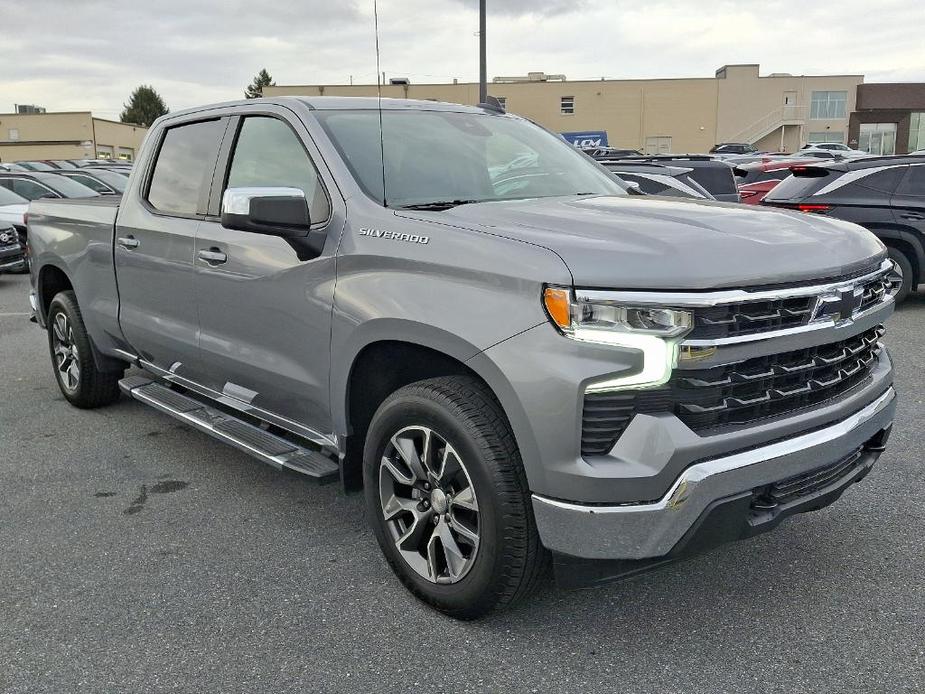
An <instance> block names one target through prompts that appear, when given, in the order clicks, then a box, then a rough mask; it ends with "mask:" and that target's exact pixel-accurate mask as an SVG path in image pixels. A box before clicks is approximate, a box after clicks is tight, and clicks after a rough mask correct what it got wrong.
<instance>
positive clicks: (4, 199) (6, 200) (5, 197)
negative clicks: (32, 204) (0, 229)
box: [0, 186, 29, 205]
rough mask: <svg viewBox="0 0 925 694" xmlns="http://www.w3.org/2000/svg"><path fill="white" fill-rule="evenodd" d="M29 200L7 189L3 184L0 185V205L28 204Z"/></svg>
mask: <svg viewBox="0 0 925 694" xmlns="http://www.w3.org/2000/svg"><path fill="white" fill-rule="evenodd" d="M28 204H29V201H28V200H26V199H25V198H24V197H21V196H19V195H17V194H16V193H14V192H13V191H12V190H7V189H6V188H4V187H3V186H0V205H28Z"/></svg>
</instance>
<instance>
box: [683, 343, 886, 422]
mask: <svg viewBox="0 0 925 694" xmlns="http://www.w3.org/2000/svg"><path fill="white" fill-rule="evenodd" d="M882 336H883V327H882V326H877V327H875V328H872V329H871V330H868V331H866V332H864V333H861V334H860V335H856V336H855V337H852V338H850V339H848V340H843V341H841V342H836V343H832V344H827V345H819V346H816V347H811V348H808V349H801V350H796V351H793V352H785V353H782V354H774V355H771V356H767V357H757V358H754V359H748V360H746V361H744V362H740V363H737V364H730V365H726V366H717V367H714V368H711V369H703V370H684V371H676V372H675V374H674V376H673V377H672V379H671V381H670V382H669V387H670V389H671V390H672V395H673V397H672V400H673V401H674V403H675V406H674V409H675V414H676V415H677V416H678V418H679V419H681V421H683V422H684V423H685V424H687V425H688V426H689V427H690V428H691V429H693V430H694V431H698V432H702V431H705V430H707V429H712V428H715V427H723V426H728V425H737V424H747V423H750V422H754V421H756V420H762V419H768V418H772V417H777V416H780V415H785V414H791V413H793V412H795V411H798V410H801V409H803V408H805V407H809V406H811V405H815V404H818V403H821V402H824V401H826V400H830V399H832V398H835V397H838V396H841V395H844V394H845V393H847V392H848V391H850V390H852V389H853V388H855V387H857V386H859V385H861V384H862V383H864V382H865V381H866V380H867V379H868V377H869V376H870V372H871V370H872V369H873V366H874V364H875V363H876V361H877V359H878V358H879V356H880V350H881V347H880V338H881V337H882Z"/></svg>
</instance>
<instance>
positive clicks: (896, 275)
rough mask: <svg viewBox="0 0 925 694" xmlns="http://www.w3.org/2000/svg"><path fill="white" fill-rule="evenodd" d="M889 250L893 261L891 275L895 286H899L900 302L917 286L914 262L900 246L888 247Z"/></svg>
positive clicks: (897, 295)
mask: <svg viewBox="0 0 925 694" xmlns="http://www.w3.org/2000/svg"><path fill="white" fill-rule="evenodd" d="M887 251H888V252H889V255H890V262H892V263H893V269H892V270H891V271H890V274H889V277H890V280H891V281H892V282H893V286H894V287H899V290H898V291H897V292H896V303H897V304H899V303H902V302H903V301H905V299H906V297H907V296H909V292H911V291H912V290H913V288H914V287H915V282H914V278H913V274H912V262H911V261H910V260H909V258H908V257H907V256H906V254H905V253H903V252H902V251H901V250H899V249H898V248H893V247H888V248H887Z"/></svg>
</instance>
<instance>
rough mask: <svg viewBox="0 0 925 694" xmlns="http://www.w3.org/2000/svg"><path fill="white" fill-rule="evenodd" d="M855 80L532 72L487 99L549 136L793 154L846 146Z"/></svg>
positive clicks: (293, 90)
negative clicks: (813, 146)
mask: <svg viewBox="0 0 925 694" xmlns="http://www.w3.org/2000/svg"><path fill="white" fill-rule="evenodd" d="M863 81H864V77H863V75H800V76H796V75H789V74H777V73H775V74H771V75H767V76H764V77H762V76H760V75H759V73H758V65H726V66H724V67H722V68H720V69H719V70H717V71H716V74H715V75H714V76H713V77H705V78H684V79H652V80H644V79H639V80H579V81H569V80H566V79H565V76H564V75H547V74H545V73H542V72H534V73H530V74H529V75H526V76H523V77H496V78H495V79H494V80H493V81H492V83H491V84H489V85H488V93H489V94H490V95H492V96H495V97H497V98H499V99H501V100H502V102H503V103H504V104H505V107H506V108H507V110H508V111H511V112H512V113H517V114H520V115H522V116H526V117H527V118H530V119H532V120H535V121H536V122H538V123H541V124H542V125H544V126H546V127H547V128H549V129H550V130H554V131H556V132H583V131H606V133H607V135H608V140H609V143H610V145H611V146H612V147H627V148H633V149H641V150H644V151H646V152H650V153H657V152H677V153H680V152H705V151H707V150H709V149H710V147H712V146H713V145H714V144H716V143H719V142H750V143H753V144H755V145H756V146H757V147H758V148H759V149H762V150H784V151H793V150H795V149H799V147H800V146H801V145H802V144H804V143H806V142H818V141H829V142H845V141H846V135H847V131H848V116H849V115H850V113H851V112H852V111H853V110H854V108H855V98H856V94H857V87H858V85H859V84H861V83H862V82H863ZM264 94H265V95H266V96H274V95H281V94H294V95H307V96H320V95H323V96H374V95H375V94H376V85H291V86H276V87H266V88H265V89H264ZM382 95H383V96H387V97H399V98H410V99H435V100H438V101H449V102H454V103H462V104H474V103H476V102H477V101H478V95H479V85H478V83H453V84H389V85H385V86H383V88H382Z"/></svg>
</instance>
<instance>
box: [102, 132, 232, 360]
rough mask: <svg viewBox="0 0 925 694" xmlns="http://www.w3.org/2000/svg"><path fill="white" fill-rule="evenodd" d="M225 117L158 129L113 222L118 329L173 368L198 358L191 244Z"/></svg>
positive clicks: (141, 349) (142, 353)
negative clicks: (133, 195)
mask: <svg viewBox="0 0 925 694" xmlns="http://www.w3.org/2000/svg"><path fill="white" fill-rule="evenodd" d="M226 125H227V121H226V120H223V119H212V120H206V121H200V122H195V123H188V124H184V125H180V126H177V127H174V128H168V129H167V130H166V131H164V135H163V139H162V140H161V143H160V147H159V149H158V152H157V157H156V159H155V161H154V168H153V170H152V171H151V177H150V180H149V182H148V183H147V185H146V186H145V187H144V190H142V193H141V194H142V200H141V201H140V203H139V204H136V202H135V201H134V200H132V201H127V202H126V203H124V204H123V207H122V209H121V211H120V213H119V224H118V228H117V229H116V243H115V265H116V279H117V281H118V286H119V323H120V325H121V328H122V333H123V335H124V336H125V339H126V340H127V341H128V342H129V343H130V344H131V345H132V347H133V348H134V350H135V352H136V353H137V354H139V355H140V356H141V357H142V358H144V359H145V360H146V361H148V362H149V363H151V364H153V365H154V366H156V367H158V368H161V369H164V370H170V371H173V372H174V373H177V374H178V375H181V376H189V375H191V374H192V372H193V370H194V369H195V368H196V361H197V360H198V358H199V349H198V347H199V316H198V314H197V311H196V301H195V299H194V288H193V250H194V243H195V238H196V230H197V228H198V227H199V224H200V223H201V220H202V218H203V216H204V213H205V205H204V202H205V201H207V199H208V189H209V185H210V183H211V180H212V172H213V171H214V169H215V161H216V159H217V157H218V151H219V144H220V143H221V139H222V135H223V133H224V131H225V127H226ZM139 173H140V172H139ZM145 190H146V192H145Z"/></svg>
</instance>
